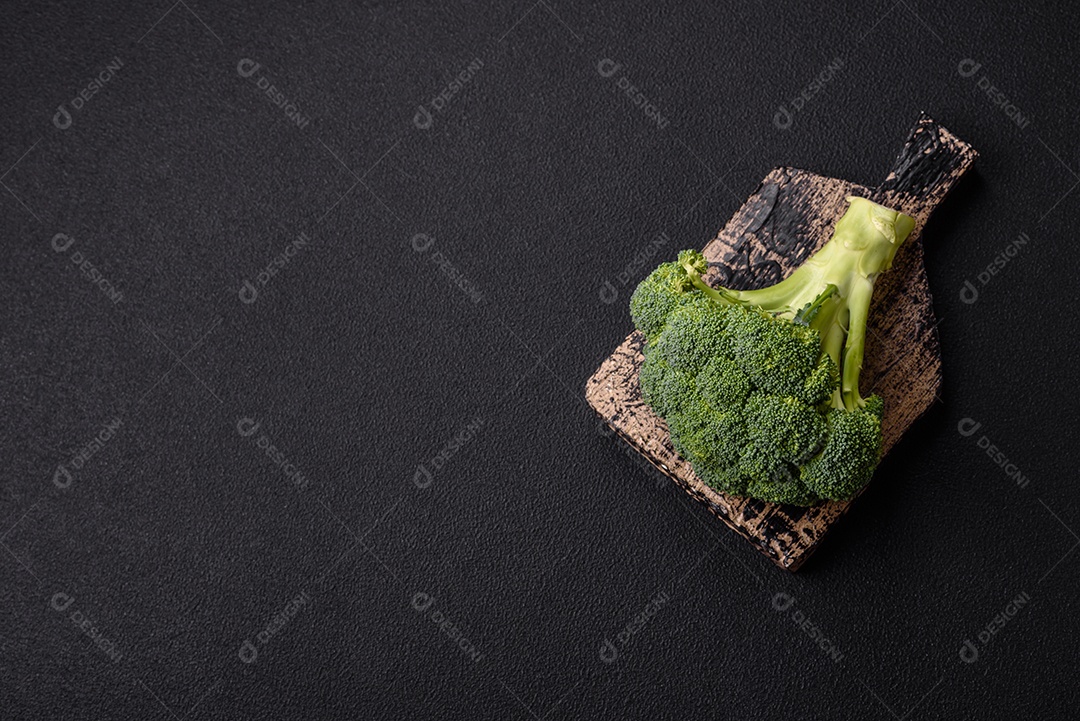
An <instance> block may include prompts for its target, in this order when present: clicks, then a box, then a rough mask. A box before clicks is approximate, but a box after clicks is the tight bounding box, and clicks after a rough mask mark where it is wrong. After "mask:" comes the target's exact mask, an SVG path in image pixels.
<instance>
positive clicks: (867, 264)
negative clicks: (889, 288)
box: [630, 197, 915, 506]
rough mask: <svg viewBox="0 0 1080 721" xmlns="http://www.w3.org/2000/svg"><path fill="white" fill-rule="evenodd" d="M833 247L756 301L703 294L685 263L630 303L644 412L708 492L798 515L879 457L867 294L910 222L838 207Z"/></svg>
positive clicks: (693, 262) (696, 272)
mask: <svg viewBox="0 0 1080 721" xmlns="http://www.w3.org/2000/svg"><path fill="white" fill-rule="evenodd" d="M847 200H848V202H849V203H850V206H849V207H848V210H847V212H846V213H845V214H844V216H843V217H842V218H841V219H840V220H839V221H837V223H836V227H835V229H834V231H833V236H832V238H831V239H830V240H829V242H828V243H826V244H825V245H824V246H823V247H822V248H821V249H820V250H819V251H818V252H817V253H815V254H814V255H813V256H812V257H810V258H809V259H808V260H807V261H806V262H805V263H803V264H802V265H801V266H800V267H799V268H797V269H796V270H795V271H794V272H792V273H791V275H789V276H788V277H787V278H786V279H784V280H782V281H781V282H779V283H777V284H776V285H773V286H771V287H768V288H762V289H760V290H732V289H729V288H722V287H716V288H714V287H711V286H709V285H708V284H707V283H706V282H705V281H704V279H703V276H704V275H706V273H707V272H708V269H709V268H708V263H707V262H706V260H705V257H704V256H703V255H702V254H701V253H700V252H698V251H694V250H684V251H682V252H681V253H679V255H678V259H677V260H676V261H673V262H669V263H663V264H662V265H660V266H659V267H658V268H656V269H655V270H654V271H653V272H652V273H651V274H650V275H649V276H648V277H647V278H646V279H645V280H643V281H642V282H641V283H640V284H639V285H638V287H637V289H636V290H635V291H634V294H633V296H632V297H631V298H630V314H631V316H632V318H633V321H634V325H635V326H636V327H637V329H638V330H639V331H641V333H642V334H643V335H644V336H645V339H646V344H645V350H644V354H645V361H644V363H643V364H642V366H641V372H640V375H639V382H640V385H641V393H642V398H643V399H644V400H645V402H646V403H648V404H649V406H650V407H651V408H652V409H653V410H654V411H655V412H656V413H657V414H658V415H659V416H660V417H661V418H663V419H664V420H665V421H666V422H667V425H668V429H669V431H670V432H671V442H672V445H673V446H674V447H675V450H676V451H678V453H679V454H680V455H682V456H683V457H684V458H685V459H687V460H688V461H690V463H691V464H692V465H693V467H694V471H695V472H696V473H697V474H698V476H699V477H700V478H701V479H702V480H703V481H704V482H705V483H707V484H708V485H709V486H711V487H712V488H714V489H716V490H718V491H721V492H724V493H729V494H733V495H745V496H751V497H753V498H758V499H761V500H765V501H772V502H776V503H789V504H794V505H799V506H809V505H813V504H814V503H817V502H818V501H820V500H822V499H829V500H846V499H849V498H852V497H853V496H854V495H855V494H856V493H858V491H859V490H860V489H862V487H863V486H865V485H866V484H867V483H868V482H869V480H870V477H871V475H873V472H874V468H875V467H876V466H877V463H878V460H879V458H880V455H881V416H882V411H883V403H882V400H881V398H880V397H878V396H871V397H870V398H863V397H862V396H861V395H860V394H859V372H860V370H861V369H862V362H863V352H864V348H865V345H866V320H867V315H868V313H869V310H870V298H871V296H872V294H873V291H874V281H875V279H876V278H877V276H878V275H879V274H881V273H882V272H884V271H886V270H888V269H889V267H890V266H891V265H892V261H893V258H894V257H895V256H896V251H897V250H898V249H899V247H900V245H901V244H902V243H903V242H904V240H905V239H906V238H907V236H908V234H909V233H910V232H911V230H912V228H913V227H914V225H915V221H914V220H913V219H912V218H910V217H909V216H907V215H904V214H902V213H899V212H897V211H895V210H890V209H889V208H886V207H884V206H881V205H878V204H876V203H873V202H871V201H869V200H866V199H865V198H858V197H849V198H848V199H847Z"/></svg>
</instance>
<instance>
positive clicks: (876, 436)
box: [801, 396, 881, 501]
mask: <svg viewBox="0 0 1080 721" xmlns="http://www.w3.org/2000/svg"><path fill="white" fill-rule="evenodd" d="M874 398H876V399H877V400H878V403H877V405H878V406H879V407H880V400H881V399H880V398H879V397H878V396H874ZM868 406H869V404H868ZM826 420H827V422H828V425H829V438H828V441H826V443H825V448H824V449H823V450H822V451H821V453H820V454H819V455H817V456H816V457H814V458H811V459H810V460H809V461H808V462H807V463H806V465H804V466H803V467H802V473H801V478H802V482H803V483H804V484H805V485H806V487H807V488H809V489H810V490H811V491H813V492H814V493H816V494H817V495H819V496H821V497H822V498H828V499H831V500H834V501H839V500H844V499H846V498H851V497H852V496H853V495H855V494H856V493H858V491H859V490H860V489H861V488H862V487H863V486H865V485H866V484H867V483H868V482H869V481H870V477H871V476H872V475H873V474H874V468H875V467H876V466H877V463H878V458H879V457H880V455H881V419H880V418H879V417H878V416H877V415H876V414H875V413H874V412H873V411H872V410H869V409H868V408H859V409H857V410H854V411H847V410H842V409H840V408H833V409H832V410H830V411H829V413H828V415H827V416H826Z"/></svg>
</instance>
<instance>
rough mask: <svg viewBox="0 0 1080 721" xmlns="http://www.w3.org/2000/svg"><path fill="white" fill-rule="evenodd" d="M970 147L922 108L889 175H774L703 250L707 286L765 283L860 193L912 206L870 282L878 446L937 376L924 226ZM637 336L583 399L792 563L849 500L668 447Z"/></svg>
mask: <svg viewBox="0 0 1080 721" xmlns="http://www.w3.org/2000/svg"><path fill="white" fill-rule="evenodd" d="M975 157H976V153H975V150H974V149H973V148H972V147H971V146H969V145H968V144H966V143H964V142H963V141H961V140H960V139H958V138H957V137H956V136H955V135H953V134H952V133H950V132H949V131H948V130H946V129H945V128H944V127H942V126H941V125H939V124H938V123H936V122H934V120H932V119H931V118H930V117H928V116H927V115H925V114H923V115H922V116H921V117H920V118H919V120H918V122H917V123H916V124H915V126H914V127H913V128H912V130H911V133H910V135H909V136H908V139H907V141H906V142H905V144H904V146H903V150H902V151H901V152H900V155H899V157H898V158H897V159H896V161H895V163H894V164H893V168H892V170H891V171H890V173H889V175H888V177H887V178H886V179H885V181H884V182H883V183H882V184H881V185H880V186H879V187H877V188H873V189H872V188H866V187H863V186H860V185H855V184H854V183H849V182H847V181H843V180H836V179H835V178H826V177H823V176H820V175H816V174H814V173H811V172H808V171H805V170H797V169H794V168H777V169H775V170H773V171H772V172H771V173H769V174H768V175H767V176H766V177H765V179H764V180H763V181H762V183H761V185H760V186H759V187H758V189H757V190H756V191H755V192H754V194H753V195H751V196H750V198H749V199H748V200H747V201H746V203H744V204H743V206H742V207H741V208H740V209H739V210H738V211H737V212H736V213H735V215H734V216H732V218H731V220H729V221H728V223H727V225H726V226H725V227H724V229H723V230H721V231H720V233H719V235H718V236H717V237H716V238H715V239H714V240H712V241H711V242H710V243H709V244H708V245H706V246H705V248H704V253H705V257H706V258H707V259H708V261H709V265H710V270H709V273H708V275H707V276H706V277H707V280H708V281H709V282H710V283H711V284H713V285H717V284H719V285H725V286H729V287H732V288H738V289H744V288H760V287H765V286H769V285H772V284H774V283H776V282H777V281H779V280H781V279H782V278H783V277H785V276H786V275H787V274H788V273H789V272H790V271H792V270H793V269H795V268H796V267H798V266H799V265H801V264H802V262H803V261H804V260H806V259H807V258H808V257H809V256H810V255H812V254H813V253H814V251H816V250H817V249H818V248H820V247H821V246H822V244H824V243H825V242H826V241H827V240H828V239H829V238H830V237H831V235H832V230H833V226H834V225H835V223H836V221H837V220H838V219H839V218H840V216H841V215H843V213H844V211H845V210H846V209H847V202H846V201H845V198H846V197H847V196H849V195H859V196H863V197H866V198H870V199H871V200H874V201H876V202H878V203H881V204H883V205H886V206H889V207H891V208H895V209H898V210H901V211H903V212H904V213H907V214H908V215H910V216H912V217H913V218H914V219H915V228H914V230H913V231H912V233H911V235H910V236H909V237H908V239H907V241H906V242H905V243H904V245H903V246H902V247H901V249H900V250H899V252H898V253H897V256H896V259H895V261H894V263H893V267H892V269H891V270H890V271H888V272H887V273H885V274H883V275H882V276H881V277H880V278H879V279H878V282H877V285H876V287H875V290H874V299H873V303H872V306H871V310H870V321H869V324H868V332H867V342H866V360H865V365H864V368H863V371H862V374H861V381H860V388H861V391H862V393H863V395H864V396H868V395H870V394H872V393H877V394H878V395H880V396H882V398H883V399H884V401H885V415H884V418H883V420H882V432H883V435H884V447H883V454H885V453H888V452H889V450H890V449H891V448H892V447H893V446H894V445H896V443H897V441H899V440H900V437H901V436H902V435H903V434H904V432H905V431H906V430H907V429H908V428H909V427H910V426H911V425H912V424H913V423H914V422H915V421H916V420H917V419H918V418H919V416H921V415H922V414H923V413H925V412H926V410H927V409H928V408H930V406H931V405H932V404H933V402H934V399H935V397H936V396H937V392H938V388H939V387H940V385H941V357H940V354H939V352H938V338H937V326H936V321H935V320H934V310H933V305H932V302H931V297H930V289H929V286H928V284H927V280H926V269H925V268H924V266H923V246H922V230H923V227H924V226H925V225H926V222H927V220H928V219H929V217H930V214H931V213H932V212H933V210H934V208H936V207H937V206H938V204H939V203H941V201H942V200H943V199H944V198H945V195H946V194H947V193H948V192H949V190H950V189H951V188H952V187H953V186H954V185H955V184H956V183H957V181H958V180H959V179H960V177H961V176H962V175H963V174H964V173H965V172H966V171H967V170H968V168H970V167H971V164H972V163H973V162H974V161H975ZM643 345H644V337H643V336H642V335H641V334H640V333H638V332H636V331H635V332H634V333H631V334H630V336H629V337H627V339H626V340H625V341H624V342H623V344H622V345H620V346H619V347H618V348H617V349H616V350H615V352H614V353H613V354H612V355H611V356H610V357H608V358H607V359H606V360H605V361H604V362H603V363H602V364H601V366H600V368H599V369H598V370H597V371H596V373H595V374H594V375H593V376H592V377H591V378H590V379H589V381H588V383H587V385H586V397H587V398H588V401H589V403H590V404H591V405H592V406H593V408H594V409H595V410H596V412H597V413H598V414H600V417H601V418H602V419H603V421H604V422H605V423H607V425H608V426H610V427H611V429H612V430H614V432H615V433H616V434H618V436H619V437H620V438H622V439H623V440H625V441H626V442H627V443H629V444H630V445H631V446H632V447H633V448H634V449H636V450H637V451H638V452H640V453H641V454H642V455H643V456H644V457H645V458H646V459H647V460H648V461H649V462H650V463H652V464H653V465H654V466H656V467H657V468H658V469H660V471H662V472H663V473H664V474H666V475H667V476H669V477H670V478H671V479H672V480H674V481H675V482H676V483H677V484H678V485H679V486H681V487H682V488H683V489H685V490H686V492H687V493H689V494H690V495H691V496H692V497H694V498H695V499H697V500H698V501H701V502H702V503H704V504H706V505H707V506H708V508H709V509H710V510H711V511H712V512H713V514H715V515H716V516H717V517H719V518H720V519H721V520H722V521H724V522H725V523H726V524H727V525H729V526H730V527H731V528H732V529H734V530H735V531H736V532H737V533H739V534H740V535H741V536H743V537H744V538H746V539H747V540H749V541H750V542H752V543H753V544H754V545H755V546H756V547H757V548H759V549H760V550H761V551H762V552H763V553H765V555H767V556H768V557H769V558H770V559H772V560H773V561H774V562H775V563H776V564H777V565H779V566H781V567H782V568H786V569H788V570H792V571H794V570H796V569H797V568H798V567H799V566H800V565H801V564H802V563H803V562H804V561H805V560H806V559H807V558H808V557H809V555H810V554H811V553H812V552H813V551H814V549H815V548H817V546H818V544H819V543H820V542H821V539H822V538H823V537H824V535H825V533H826V532H827V531H828V530H829V528H830V527H831V526H832V525H833V524H834V523H836V522H837V520H839V518H840V517H841V516H842V515H843V514H844V513H845V512H846V511H847V510H848V508H850V506H851V504H852V501H846V502H824V503H820V504H818V505H816V506H812V507H810V508H800V507H797V506H789V505H782V504H776V503H766V502H764V501H758V500H755V499H751V498H741V497H734V496H728V495H725V494H723V493H718V492H717V491H714V490H713V489H711V488H709V487H708V486H707V485H705V483H704V482H702V481H701V479H699V478H698V477H697V475H696V474H695V473H694V471H693V469H692V468H691V466H690V464H689V463H688V462H686V461H684V460H683V459H682V458H680V457H679V455H678V454H677V453H676V452H675V450H674V448H672V445H671V439H670V437H669V435H668V430H667V426H666V425H665V424H664V421H663V420H662V419H661V418H659V417H658V416H657V415H656V414H655V413H653V412H652V409H651V408H649V406H648V405H646V404H645V403H644V401H642V398H641V390H640V388H639V386H638V370H639V368H640V367H641V362H642V360H643V356H642V353H641V351H642V347H643Z"/></svg>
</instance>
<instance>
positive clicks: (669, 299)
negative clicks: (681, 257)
mask: <svg viewBox="0 0 1080 721" xmlns="http://www.w3.org/2000/svg"><path fill="white" fill-rule="evenodd" d="M687 281H688V278H687V275H686V270H685V269H684V268H683V267H682V266H681V265H679V264H678V263H663V264H662V265H660V266H659V267H658V268H657V269H656V270H654V271H653V272H652V273H650V274H649V277H648V278H646V279H645V280H643V281H641V283H639V284H638V287H637V288H636V289H634V294H633V295H631V296H630V317H631V318H632V319H633V321H634V326H635V327H636V328H637V329H638V330H640V331H641V332H642V333H644V334H645V337H646V338H648V339H649V340H653V339H654V338H655V337H656V336H658V335H660V332H661V331H662V330H664V326H665V325H666V324H667V317H668V315H670V314H671V312H672V311H673V310H675V309H676V308H678V307H679V306H681V305H683V304H684V303H688V302H691V301H693V300H694V298H695V297H696V296H698V295H700V293H698V292H696V291H695V290H694V288H693V286H692V285H688V283H687Z"/></svg>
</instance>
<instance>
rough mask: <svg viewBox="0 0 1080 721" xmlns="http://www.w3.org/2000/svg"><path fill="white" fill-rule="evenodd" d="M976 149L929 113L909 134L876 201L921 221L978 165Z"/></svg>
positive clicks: (876, 193)
mask: <svg viewBox="0 0 1080 721" xmlns="http://www.w3.org/2000/svg"><path fill="white" fill-rule="evenodd" d="M977 155H978V154H977V153H976V152H975V149H974V148H972V147H971V146H970V145H968V144H967V143H965V142H964V141H963V140H961V139H960V138H958V137H956V136H955V135H953V134H952V133H951V132H949V131H948V130H947V129H945V127H944V126H942V125H941V124H939V123H938V122H937V121H935V120H934V119H933V118H931V117H930V116H929V115H927V114H926V113H922V114H920V116H919V119H918V121H917V122H916V123H915V125H914V127H912V129H911V132H910V133H909V134H908V138H907V141H906V142H905V143H904V147H903V149H902V150H901V151H900V154H899V155H898V156H897V157H896V160H895V161H893V164H892V169H891V170H890V171H889V175H888V177H886V178H885V182H883V183H882V184H881V185H879V186H878V188H877V190H876V191H875V192H874V198H873V199H874V200H875V201H877V202H879V203H881V204H883V205H890V206H892V207H898V208H899V209H901V210H903V211H904V212H905V213H907V214H908V215H911V216H914V217H916V218H918V217H919V216H925V215H928V213H926V212H925V211H927V210H930V209H931V208H933V207H934V206H936V205H937V204H938V203H940V202H941V201H942V199H943V198H944V197H945V195H946V194H947V193H948V192H949V191H950V190H952V188H953V186H954V185H956V183H957V182H959V180H960V178H961V177H962V176H963V175H964V173H966V172H967V171H968V169H969V168H970V167H971V166H972V164H973V163H974V162H975V158H976V156H977Z"/></svg>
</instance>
